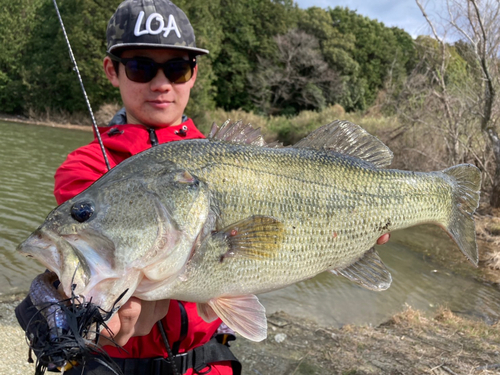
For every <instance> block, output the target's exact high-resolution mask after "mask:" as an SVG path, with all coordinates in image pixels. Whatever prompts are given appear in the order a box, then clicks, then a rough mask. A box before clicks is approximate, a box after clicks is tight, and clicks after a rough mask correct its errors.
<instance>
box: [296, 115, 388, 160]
mask: <svg viewBox="0 0 500 375" xmlns="http://www.w3.org/2000/svg"><path fill="white" fill-rule="evenodd" d="M293 147H307V148H313V149H316V150H327V151H333V152H337V153H339V154H343V155H348V156H352V157H355V158H358V159H361V160H364V161H366V162H368V163H370V164H372V165H374V166H376V167H378V168H381V167H385V166H388V165H390V164H391V163H392V158H393V154H392V151H391V150H390V149H389V147H387V146H386V145H385V144H383V143H382V141H380V140H379V139H378V138H377V137H375V136H373V135H371V134H370V133H368V132H367V131H366V130H364V129H363V128H362V127H361V126H359V125H356V124H353V123H352V122H349V121H339V120H336V121H334V122H332V123H330V124H327V125H323V126H322V127H320V128H318V129H316V130H315V131H313V132H312V133H311V134H309V135H308V136H307V137H305V138H303V139H301V140H300V141H298V142H297V143H296V144H294V145H293Z"/></svg>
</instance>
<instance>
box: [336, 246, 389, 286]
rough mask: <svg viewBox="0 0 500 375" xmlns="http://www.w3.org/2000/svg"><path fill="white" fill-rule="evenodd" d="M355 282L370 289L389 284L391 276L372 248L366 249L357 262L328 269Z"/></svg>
mask: <svg viewBox="0 0 500 375" xmlns="http://www.w3.org/2000/svg"><path fill="white" fill-rule="evenodd" d="M330 272H331V273H333V274H336V275H342V276H344V277H345V278H347V279H349V280H351V281H352V282H355V283H356V284H358V285H360V286H362V287H364V288H366V289H370V290H374V291H377V292H379V291H382V290H386V289H388V288H389V287H390V286H391V282H392V276H391V273H390V272H389V270H388V269H387V267H386V266H385V264H384V263H383V262H382V259H380V257H379V255H378V254H377V252H376V251H375V249H374V248H371V249H370V250H368V251H367V252H366V253H365V254H364V255H363V256H362V257H361V258H360V259H359V260H358V261H357V262H355V263H354V264H351V265H350V266H349V267H346V268H343V269H340V270H339V269H337V270H330Z"/></svg>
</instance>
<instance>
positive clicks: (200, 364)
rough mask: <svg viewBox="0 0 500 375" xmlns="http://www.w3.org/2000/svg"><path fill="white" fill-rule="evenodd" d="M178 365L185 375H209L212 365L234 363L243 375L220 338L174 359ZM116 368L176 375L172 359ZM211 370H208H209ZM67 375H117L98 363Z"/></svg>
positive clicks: (126, 374) (124, 362)
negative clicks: (188, 373) (190, 370)
mask: <svg viewBox="0 0 500 375" xmlns="http://www.w3.org/2000/svg"><path fill="white" fill-rule="evenodd" d="M173 358H174V361H175V365H176V367H177V369H178V371H179V372H180V373H181V374H184V373H185V372H186V371H187V370H189V369H191V368H192V369H193V370H194V371H195V373H197V374H200V375H203V374H208V373H209V370H210V363H215V362H222V361H231V366H232V368H233V374H234V375H240V374H241V363H240V362H239V361H238V360H237V359H236V357H235V356H234V354H233V353H231V350H230V349H229V347H227V346H226V345H223V344H221V343H219V341H218V340H217V338H216V337H214V338H212V339H211V340H210V341H209V342H207V343H206V344H204V345H202V346H199V347H197V348H195V349H193V350H190V351H189V352H187V353H182V354H177V355H174V357H173ZM113 362H114V365H113V367H114V368H117V369H119V370H120V371H121V372H122V373H123V375H136V374H147V375H172V374H173V372H172V366H171V363H170V358H128V359H122V358H113ZM207 367H208V369H207ZM65 374H68V375H77V374H78V375H80V374H85V375H115V373H113V371H112V370H110V369H108V368H106V367H104V366H102V365H101V364H100V363H98V362H96V361H90V362H89V363H87V364H86V365H85V368H84V369H83V373H82V367H81V366H76V367H74V368H72V369H71V370H69V371H66V372H65Z"/></svg>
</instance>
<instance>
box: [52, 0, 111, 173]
mask: <svg viewBox="0 0 500 375" xmlns="http://www.w3.org/2000/svg"><path fill="white" fill-rule="evenodd" d="M53 1H54V7H55V8H56V12H57V17H58V18H59V23H60V24H61V29H62V31H63V34H64V39H66V44H67V45H68V50H69V57H70V58H71V61H72V62H73V65H74V67H75V71H76V74H77V75H78V80H79V81H80V87H81V88H82V91H83V96H84V97H85V101H86V102H87V108H88V109H89V112H90V118H91V119H92V126H93V127H94V132H95V135H96V137H97V140H98V142H99V146H101V151H102V156H103V157H104V162H105V163H106V167H107V168H108V171H109V170H110V169H111V167H110V166H109V162H108V156H107V155H106V150H105V149H104V145H103V143H102V139H101V134H100V133H99V130H98V129H97V124H96V122H95V118H94V112H92V107H91V106H90V102H89V98H88V96H87V92H86V91H85V86H83V81H82V77H81V75H80V70H79V69H78V65H77V64H76V60H75V56H74V55H73V50H72V49H71V44H69V39H68V35H67V34H66V29H65V28H64V23H63V20H62V18H61V13H59V7H58V6H57V3H56V0H53Z"/></svg>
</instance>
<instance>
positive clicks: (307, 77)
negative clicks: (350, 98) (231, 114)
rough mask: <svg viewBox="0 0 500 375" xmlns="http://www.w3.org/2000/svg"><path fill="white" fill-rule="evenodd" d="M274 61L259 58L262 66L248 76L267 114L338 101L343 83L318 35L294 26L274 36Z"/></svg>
mask: <svg viewBox="0 0 500 375" xmlns="http://www.w3.org/2000/svg"><path fill="white" fill-rule="evenodd" d="M275 42H276V46H277V55H276V58H275V59H274V60H269V59H259V68H258V70H257V72H256V73H254V74H251V75H250V76H249V80H250V85H251V87H252V88H253V97H254V102H255V103H256V105H257V106H258V107H259V108H260V109H261V110H262V111H263V112H265V113H267V114H271V115H273V114H279V113H281V112H282V111H283V110H285V111H286V109H287V108H294V109H295V110H296V111H297V112H298V111H300V110H303V109H320V108H323V107H325V106H326V105H328V104H332V103H334V102H335V99H336V98H338V97H339V96H340V92H341V88H342V83H341V80H340V77H339V75H338V74H337V73H336V72H335V71H333V70H331V69H330V68H329V67H328V64H327V63H326V62H325V60H324V59H323V57H322V55H321V52H320V49H319V42H318V40H317V39H316V37H314V36H312V35H309V34H307V33H305V32H303V31H299V30H297V29H292V30H290V31H288V32H287V33H286V34H285V35H278V36H276V37H275Z"/></svg>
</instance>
